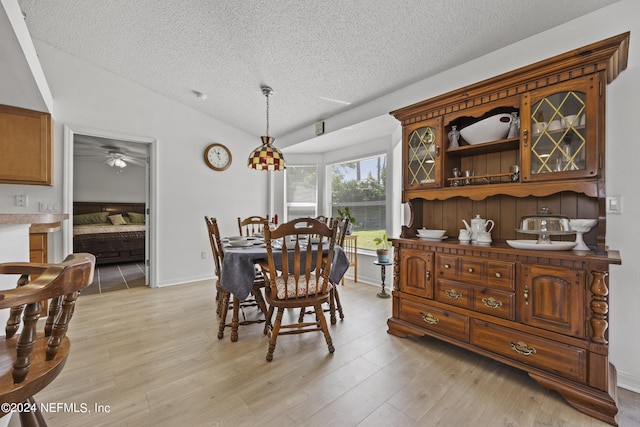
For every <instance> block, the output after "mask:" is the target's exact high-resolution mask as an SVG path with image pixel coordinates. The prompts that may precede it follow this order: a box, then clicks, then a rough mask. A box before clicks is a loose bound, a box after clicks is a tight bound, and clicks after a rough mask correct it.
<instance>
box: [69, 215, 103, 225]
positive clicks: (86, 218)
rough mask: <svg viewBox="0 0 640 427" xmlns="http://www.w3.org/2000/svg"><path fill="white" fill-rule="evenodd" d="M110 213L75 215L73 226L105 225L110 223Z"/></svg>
mask: <svg viewBox="0 0 640 427" xmlns="http://www.w3.org/2000/svg"><path fill="white" fill-rule="evenodd" d="M108 217H109V212H94V213H88V214H81V215H74V216H73V225H87V224H105V223H106V222H107V221H108V219H107V218H108Z"/></svg>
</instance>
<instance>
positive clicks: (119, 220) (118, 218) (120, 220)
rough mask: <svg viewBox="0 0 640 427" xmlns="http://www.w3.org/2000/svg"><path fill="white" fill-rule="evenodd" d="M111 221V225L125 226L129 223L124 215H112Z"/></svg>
mask: <svg viewBox="0 0 640 427" xmlns="http://www.w3.org/2000/svg"><path fill="white" fill-rule="evenodd" d="M109 221H111V224H113V225H125V224H126V223H127V221H125V220H124V217H123V216H122V214H117V215H110V216H109Z"/></svg>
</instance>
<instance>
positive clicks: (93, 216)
mask: <svg viewBox="0 0 640 427" xmlns="http://www.w3.org/2000/svg"><path fill="white" fill-rule="evenodd" d="M144 212H145V204H144V203H117V202H116V203H114V202H74V203H73V251H74V252H89V253H92V254H94V255H95V256H96V265H103V264H114V263H124V262H140V261H144V259H145V250H144V247H145V228H146V225H145V215H144Z"/></svg>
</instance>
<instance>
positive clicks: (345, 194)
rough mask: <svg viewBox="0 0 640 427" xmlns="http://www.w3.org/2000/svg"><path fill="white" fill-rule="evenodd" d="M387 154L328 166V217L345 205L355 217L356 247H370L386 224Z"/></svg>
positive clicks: (372, 247)
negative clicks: (329, 183)
mask: <svg viewBox="0 0 640 427" xmlns="http://www.w3.org/2000/svg"><path fill="white" fill-rule="evenodd" d="M386 166H387V156H386V155H381V156H376V157H370V158H367V159H362V160H353V161H350V162H344V163H337V164H334V165H330V166H329V167H328V173H329V177H330V179H331V191H330V193H331V194H330V204H331V216H332V217H334V218H336V217H338V216H339V214H338V209H340V210H344V208H345V207H348V208H349V210H350V211H351V215H352V216H353V217H354V218H355V220H356V221H355V223H354V224H353V233H356V234H358V248H362V249H371V250H374V249H375V248H376V245H375V244H374V243H373V239H374V238H375V237H382V234H383V233H385V231H386V228H387V227H386V224H387V194H386V185H385V184H386V177H387V174H386Z"/></svg>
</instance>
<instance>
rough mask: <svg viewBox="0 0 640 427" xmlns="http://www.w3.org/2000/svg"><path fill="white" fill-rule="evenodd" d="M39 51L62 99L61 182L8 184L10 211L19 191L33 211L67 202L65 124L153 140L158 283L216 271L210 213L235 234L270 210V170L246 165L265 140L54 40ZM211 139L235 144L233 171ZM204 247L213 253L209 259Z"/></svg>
mask: <svg viewBox="0 0 640 427" xmlns="http://www.w3.org/2000/svg"><path fill="white" fill-rule="evenodd" d="M36 49H37V51H38V54H39V57H40V61H41V63H42V67H43V69H44V71H45V74H46V76H47V80H48V82H49V86H50V88H51V92H52V93H53V97H54V113H53V118H54V121H55V130H54V141H55V142H54V143H55V147H54V158H55V166H54V171H55V185H54V186H53V187H41V186H14V185H0V207H2V211H4V212H10V211H16V210H17V209H15V208H12V205H13V195H14V194H19V192H21V193H23V194H28V195H29V197H30V200H32V201H34V203H30V206H29V207H28V209H29V210H31V209H34V210H35V211H37V203H35V201H36V200H40V199H44V198H47V199H54V200H56V201H58V202H61V201H62V170H63V167H62V165H63V158H64V156H63V154H64V153H63V143H62V141H63V125H68V126H70V127H71V128H76V127H81V128H83V129H96V130H103V131H106V132H109V133H116V134H125V135H135V136H140V137H144V138H153V139H156V140H157V142H156V143H155V153H156V157H157V159H156V165H157V185H156V192H155V194H153V195H152V197H154V198H155V199H156V202H157V205H156V206H157V212H155V219H156V221H157V222H156V230H158V233H157V239H156V241H155V245H154V246H155V248H156V250H157V259H156V260H155V265H156V268H157V270H156V272H157V274H156V280H157V284H158V285H159V286H163V285H170V284H177V283H184V282H189V281H195V280H201V279H205V278H210V277H212V276H213V264H212V259H211V255H210V246H209V241H208V238H207V235H206V231H205V230H206V229H205V224H204V219H203V217H204V215H209V216H216V217H217V218H218V219H219V223H220V226H221V232H222V233H223V234H232V233H237V222H236V218H237V217H238V216H249V215H252V214H264V213H265V212H266V210H267V198H266V183H267V174H266V173H264V172H262V173H261V172H258V171H253V170H249V169H248V168H247V166H246V158H247V157H248V155H249V153H250V151H251V150H252V149H253V148H255V147H256V146H258V145H259V143H260V141H259V139H258V138H257V137H255V136H252V135H249V134H247V133H245V132H243V131H240V130H238V129H236V128H233V127H231V126H229V125H227V124H225V123H222V122H220V121H218V120H215V119H213V118H211V117H208V116H205V115H203V114H201V113H199V112H196V111H194V110H192V109H190V108H188V107H185V106H183V105H181V104H178V103H176V102H173V101H172V100H170V99H167V98H165V97H163V96H160V95H158V94H155V93H153V92H151V91H149V90H147V89H145V88H143V87H140V86H138V85H135V84H133V83H131V82H127V81H125V80H123V79H121V78H119V77H117V76H115V75H113V74H111V73H108V72H106V71H104V70H101V69H98V68H96V67H94V66H93V65H91V64H88V63H86V62H82V61H79V60H77V59H76V58H73V57H71V56H69V55H67V54H65V53H63V52H60V51H58V50H56V49H54V48H52V47H50V46H47V45H44V44H41V43H36ZM255 84H256V87H258V86H259V82H255ZM185 90H189V88H185ZM211 142H220V143H223V144H225V145H227V146H228V147H229V148H230V149H231V152H232V155H233V164H232V165H231V167H230V168H229V169H227V170H226V171H223V172H214V171H212V170H211V169H209V168H208V167H207V166H206V165H205V163H204V160H203V151H204V148H205V147H206V146H207V145H208V144H210V143H211ZM19 212H25V211H24V210H20V211H19ZM152 215H153V213H152ZM202 252H206V253H207V255H208V257H207V259H205V260H203V259H201V253H202ZM152 268H154V267H153V266H152Z"/></svg>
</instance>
